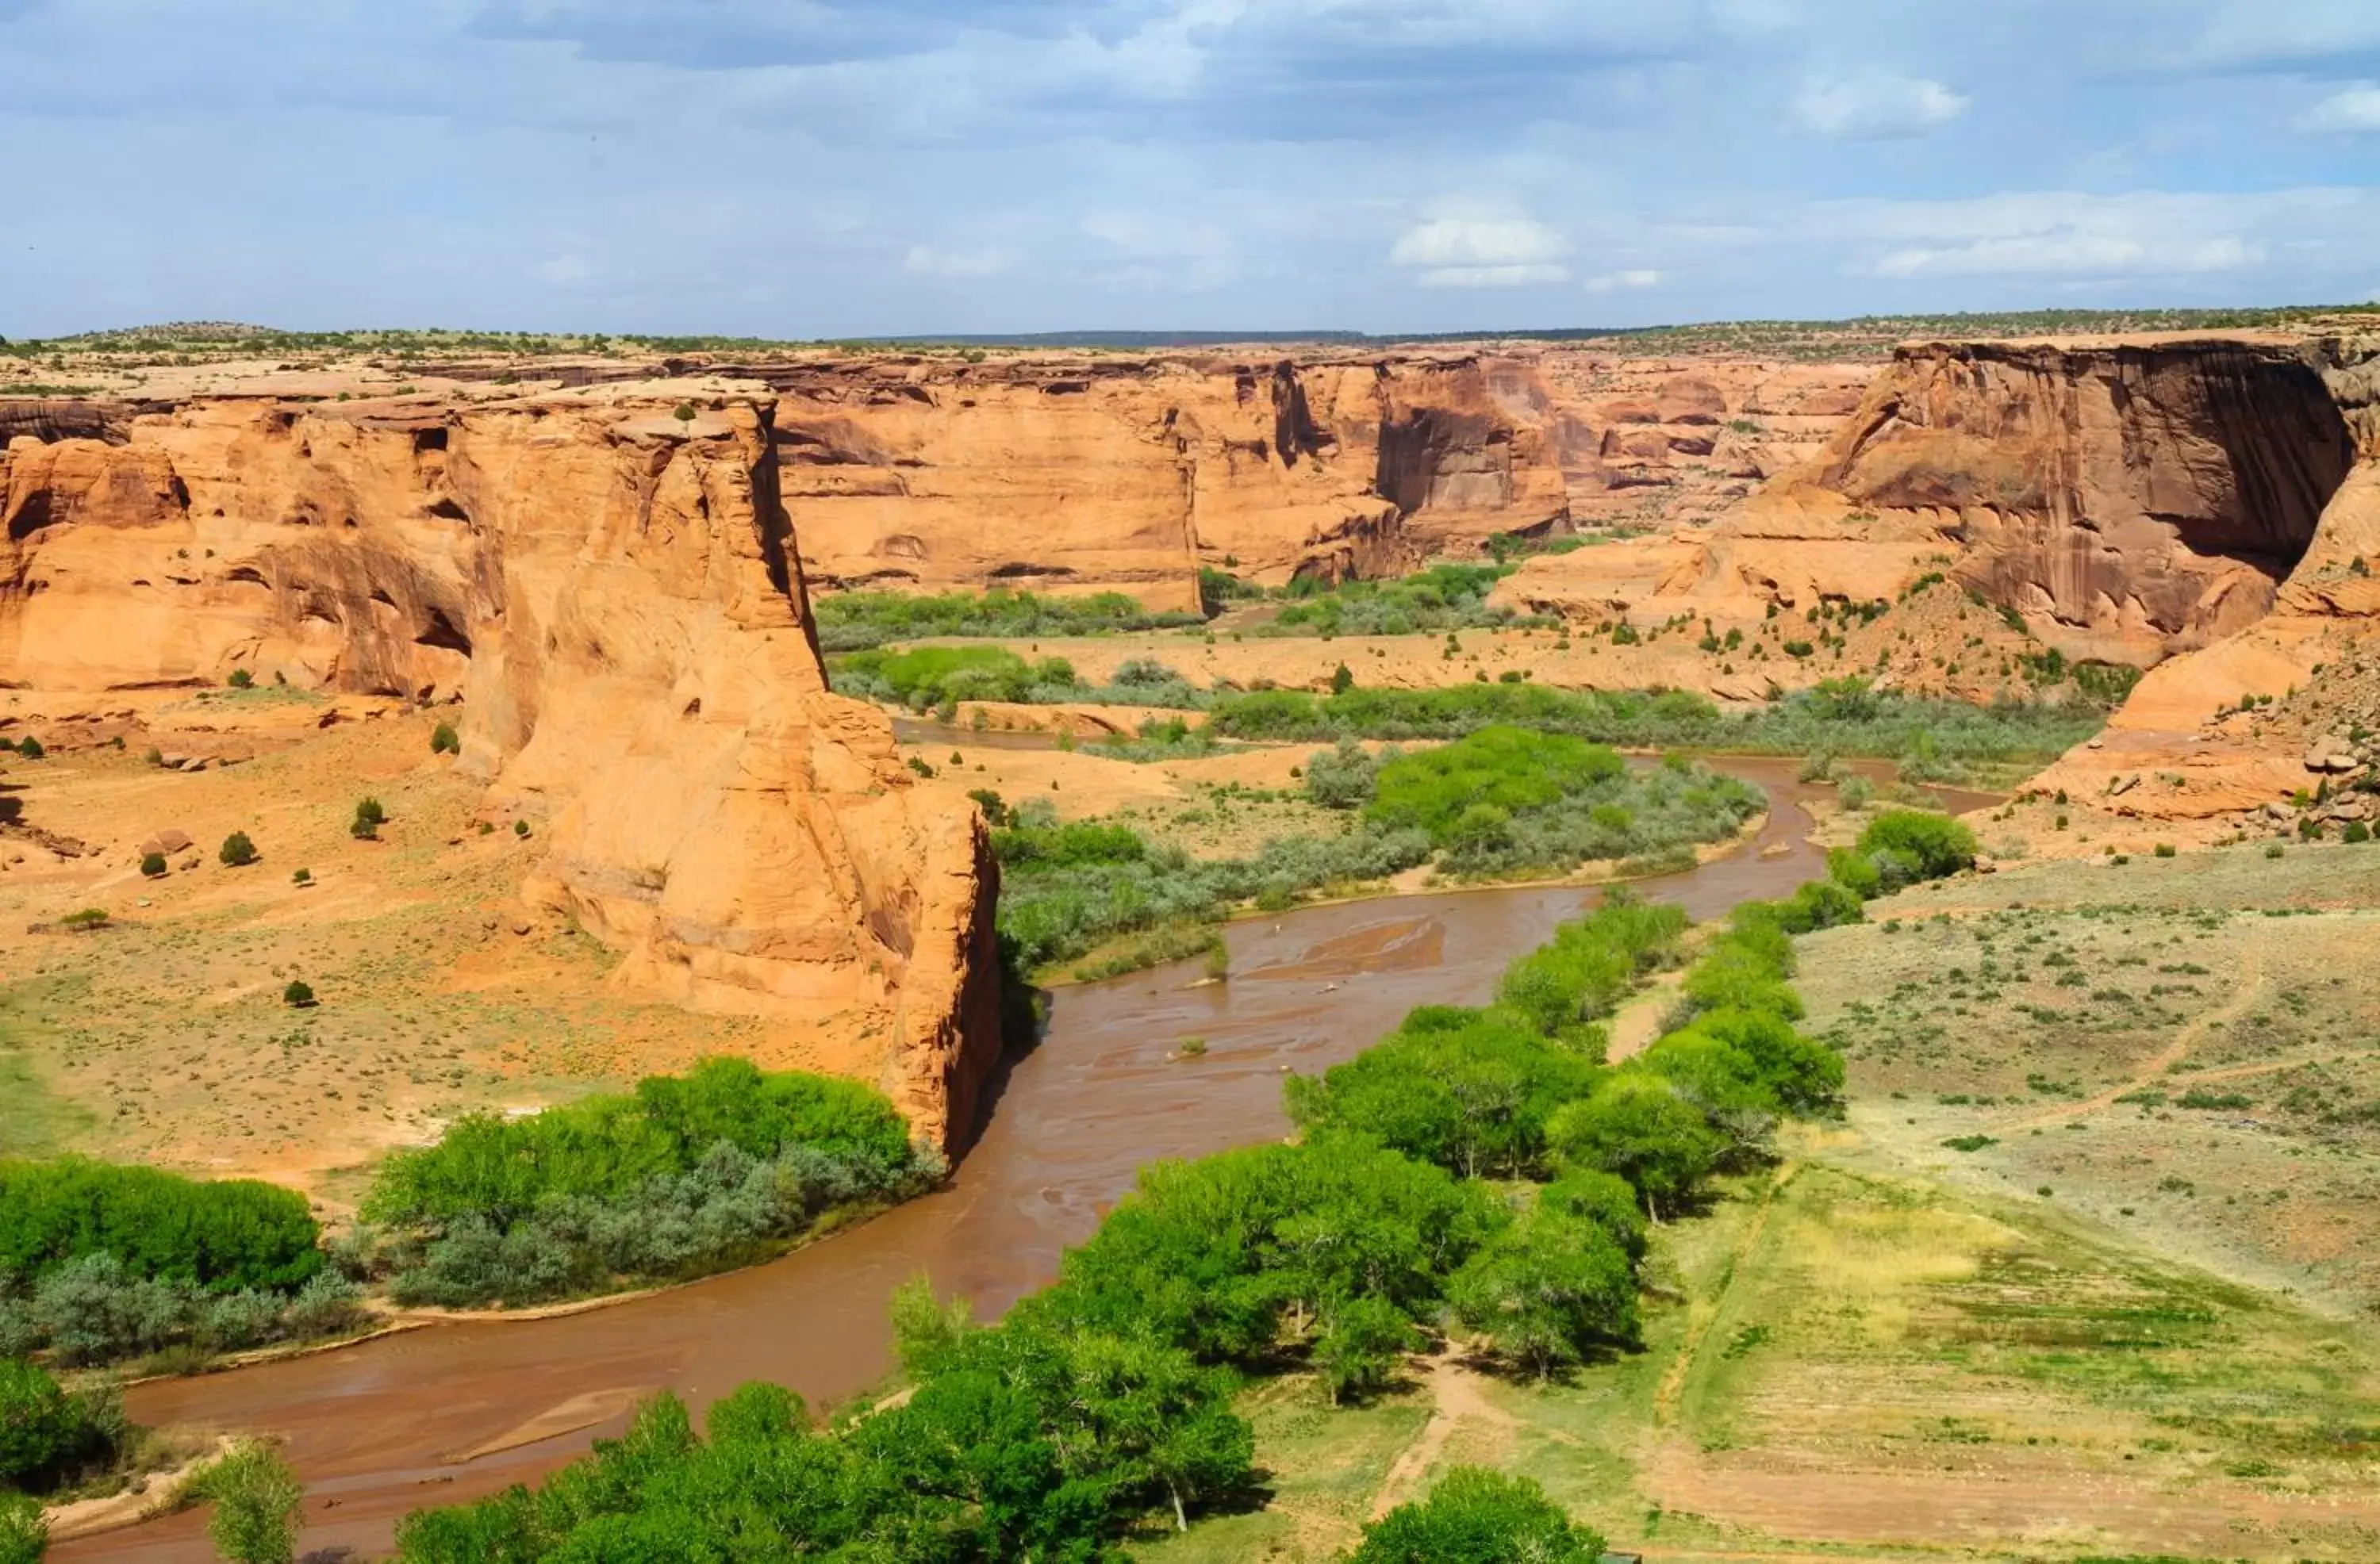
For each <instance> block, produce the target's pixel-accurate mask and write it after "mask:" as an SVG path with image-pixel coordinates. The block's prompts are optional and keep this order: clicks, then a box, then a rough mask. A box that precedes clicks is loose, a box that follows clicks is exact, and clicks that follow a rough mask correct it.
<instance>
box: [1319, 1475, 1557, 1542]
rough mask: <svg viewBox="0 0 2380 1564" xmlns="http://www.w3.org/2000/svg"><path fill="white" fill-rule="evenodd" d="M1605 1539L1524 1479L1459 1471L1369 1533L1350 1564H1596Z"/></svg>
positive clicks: (1381, 1520) (1382, 1519)
mask: <svg viewBox="0 0 2380 1564" xmlns="http://www.w3.org/2000/svg"><path fill="white" fill-rule="evenodd" d="M1348 1558H1349V1564H1599V1560H1600V1559H1601V1558H1603V1538H1602V1537H1600V1536H1598V1535H1597V1534H1595V1533H1594V1532H1592V1531H1589V1530H1588V1529H1587V1528H1586V1527H1585V1526H1581V1525H1578V1524H1575V1523H1574V1522H1572V1520H1571V1518H1570V1517H1569V1516H1568V1515H1565V1514H1564V1513H1562V1510H1561V1508H1560V1506H1559V1505H1557V1504H1555V1503H1554V1502H1553V1501H1552V1500H1551V1499H1549V1498H1548V1497H1546V1494H1545V1490H1544V1489H1543V1488H1541V1487H1539V1486H1538V1485H1536V1483H1535V1482H1534V1481H1532V1480H1530V1479H1529V1478H1526V1477H1507V1476H1505V1475H1503V1474H1502V1473H1497V1472H1489V1471H1487V1470H1485V1469H1483V1468H1480V1467H1476V1466H1458V1467H1456V1468H1454V1469H1453V1470H1452V1471H1451V1472H1449V1473H1447V1474H1446V1475H1445V1476H1444V1477H1442V1478H1440V1479H1439V1482H1438V1485H1437V1486H1436V1487H1433V1488H1432V1489H1430V1491H1429V1497H1427V1498H1426V1499H1423V1500H1421V1501H1419V1502H1417V1503H1411V1504H1401V1505H1399V1506H1397V1507H1396V1508H1395V1509H1391V1510H1390V1511H1389V1512H1388V1513H1387V1514H1386V1515H1383V1516H1381V1517H1380V1518H1379V1519H1378V1521H1375V1522H1372V1523H1371V1524H1370V1525H1368V1526H1366V1527H1365V1528H1364V1541H1363V1543H1362V1545H1361V1546H1358V1547H1357V1548H1356V1549H1355V1551H1354V1553H1353V1554H1351V1555H1349V1556H1348Z"/></svg>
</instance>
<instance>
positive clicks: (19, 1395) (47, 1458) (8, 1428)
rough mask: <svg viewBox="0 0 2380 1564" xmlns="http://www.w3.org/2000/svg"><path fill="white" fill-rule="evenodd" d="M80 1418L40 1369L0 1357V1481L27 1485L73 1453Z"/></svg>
mask: <svg viewBox="0 0 2380 1564" xmlns="http://www.w3.org/2000/svg"><path fill="white" fill-rule="evenodd" d="M81 1429H82V1420H81V1418H80V1417H79V1416H78V1415H77V1412H76V1408H75V1406H74V1404H73V1403H72V1402H71V1401H69V1400H67V1393H66V1392H65V1391H64V1390H61V1389H59V1388H58V1382H57V1381H56V1380H55V1379H53V1378H51V1377H50V1376H49V1375H48V1374H47V1373H46V1372H44V1371H43V1370H42V1369H40V1368H37V1367H35V1366H34V1365H33V1364H29V1363H21V1362H18V1360H16V1359H14V1358H0V1484H6V1485H18V1486H23V1485H30V1482H31V1480H32V1479H33V1478H35V1477H37V1476H39V1475H40V1474H41V1473H44V1472H46V1471H48V1470H49V1469H50V1468H51V1467H52V1466H54V1465H55V1464H56V1463H58V1462H59V1461H63V1460H65V1459H66V1458H67V1456H69V1455H70V1454H72V1453H73V1450H74V1446H75V1442H76V1440H77V1439H78V1438H79V1436H80V1434H81Z"/></svg>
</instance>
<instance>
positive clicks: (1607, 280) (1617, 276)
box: [1580, 267, 1661, 293]
mask: <svg viewBox="0 0 2380 1564" xmlns="http://www.w3.org/2000/svg"><path fill="white" fill-rule="evenodd" d="M1660 284H1661V273H1658V272H1656V271H1654V270H1653V269H1651V268H1650V267H1639V268H1637V269H1635V270H1633V271H1627V272H1606V273H1602V274H1601V275H1600V276H1595V277H1589V278H1587V279H1586V281H1585V282H1584V283H1582V284H1580V286H1581V287H1584V288H1585V289H1586V291H1587V292H1589V293H1617V292H1619V291H1620V290H1621V289H1622V288H1650V287H1658V286H1660Z"/></svg>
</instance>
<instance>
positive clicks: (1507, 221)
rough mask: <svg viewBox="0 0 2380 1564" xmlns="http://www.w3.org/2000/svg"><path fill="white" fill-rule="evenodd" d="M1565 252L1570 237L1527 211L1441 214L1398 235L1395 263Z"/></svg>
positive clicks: (1509, 259) (1469, 261)
mask: <svg viewBox="0 0 2380 1564" xmlns="http://www.w3.org/2000/svg"><path fill="white" fill-rule="evenodd" d="M1569 253H1570V241H1569V240H1568V239H1565V238H1563V237H1562V236H1560V234H1558V233H1556V232H1554V231H1553V230H1552V229H1551V228H1548V227H1547V226H1546V225H1545V224H1542V223H1540V222H1538V221H1536V219H1535V218H1531V217H1488V218H1479V217H1440V218H1438V219H1435V220H1434V221H1431V222H1428V223H1425V224H1422V225H1421V226H1420V227H1418V228H1415V229H1413V230H1412V231H1410V232H1409V233H1407V234H1406V235H1405V236H1404V237H1403V238H1401V239H1399V240H1398V241H1397V243H1396V248H1395V249H1391V250H1390V251H1389V260H1390V261H1391V262H1393V263H1394V264H1396V265H1399V266H1526V265H1532V264H1536V263H1539V262H1543V261H1554V260H1558V259H1559V258H1560V257H1562V256H1564V255H1567V254H1569Z"/></svg>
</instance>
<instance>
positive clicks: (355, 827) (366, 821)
mask: <svg viewBox="0 0 2380 1564" xmlns="http://www.w3.org/2000/svg"><path fill="white" fill-rule="evenodd" d="M387 820H388V811H387V810H386V809H383V808H382V807H381V802H380V800H379V799H377V798H364V799H359V800H358V801H357V803H356V817H355V818H354V819H353V820H351V821H349V822H348V823H347V834H348V835H349V836H352V837H354V838H356V839H357V840H358V841H359V842H370V841H371V840H372V839H373V838H375V837H377V836H378V835H380V828H381V827H382V826H383V825H384V824H386V823H387Z"/></svg>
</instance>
